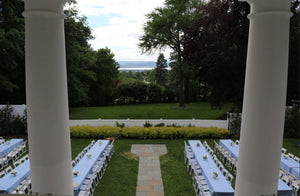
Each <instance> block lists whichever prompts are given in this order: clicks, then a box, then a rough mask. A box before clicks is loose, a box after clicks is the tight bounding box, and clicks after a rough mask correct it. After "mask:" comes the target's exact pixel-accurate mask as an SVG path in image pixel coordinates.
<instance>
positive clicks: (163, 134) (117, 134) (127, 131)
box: [70, 125, 230, 139]
mask: <svg viewBox="0 0 300 196" xmlns="http://www.w3.org/2000/svg"><path fill="white" fill-rule="evenodd" d="M70 133H71V137H72V138H107V137H114V138H124V139H200V138H205V139H208V138H226V137H228V136H229V135H230V133H229V131H228V130H227V129H223V128H217V127H124V128H120V127H111V126H101V127H92V126H87V125H83V126H73V127H70Z"/></svg>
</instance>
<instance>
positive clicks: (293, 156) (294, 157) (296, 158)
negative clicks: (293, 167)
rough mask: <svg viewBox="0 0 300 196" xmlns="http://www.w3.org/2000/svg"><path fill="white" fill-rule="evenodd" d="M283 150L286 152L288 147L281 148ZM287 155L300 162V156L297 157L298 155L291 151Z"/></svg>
mask: <svg viewBox="0 0 300 196" xmlns="http://www.w3.org/2000/svg"><path fill="white" fill-rule="evenodd" d="M281 152H282V153H284V154H286V148H281ZM287 155H288V156H289V157H290V158H292V159H294V160H295V161H297V162H300V158H299V157H297V156H295V155H294V154H292V153H290V152H289V153H287Z"/></svg>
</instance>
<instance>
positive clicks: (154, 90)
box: [148, 84, 162, 103]
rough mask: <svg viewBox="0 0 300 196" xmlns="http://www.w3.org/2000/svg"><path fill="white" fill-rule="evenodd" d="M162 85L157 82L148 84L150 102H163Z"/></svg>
mask: <svg viewBox="0 0 300 196" xmlns="http://www.w3.org/2000/svg"><path fill="white" fill-rule="evenodd" d="M161 94H162V92H161V87H160V86H159V85H157V84H149V85H148V99H149V102H150V103H159V102H161V97H162V95H161Z"/></svg>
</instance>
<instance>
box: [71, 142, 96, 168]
mask: <svg viewBox="0 0 300 196" xmlns="http://www.w3.org/2000/svg"><path fill="white" fill-rule="evenodd" d="M95 142H96V141H95V140H92V141H91V143H90V144H89V145H88V146H86V147H85V148H84V149H83V150H82V151H81V152H80V153H79V154H78V155H77V156H76V158H75V159H74V160H73V161H72V166H73V167H74V166H75V165H76V164H77V163H78V161H79V160H80V159H81V158H82V157H83V156H84V155H85V154H86V153H87V151H88V150H89V149H91V147H92V146H93V145H94V144H95Z"/></svg>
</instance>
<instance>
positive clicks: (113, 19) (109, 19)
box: [77, 0, 169, 61]
mask: <svg viewBox="0 0 300 196" xmlns="http://www.w3.org/2000/svg"><path fill="white" fill-rule="evenodd" d="M77 3H78V5H77V7H78V9H79V11H80V12H81V13H82V14H83V15H85V16H86V17H87V22H88V25H89V26H90V27H91V28H92V30H93V35H94V36H95V37H96V38H95V39H94V40H91V41H90V44H91V45H92V47H93V48H94V49H99V48H104V47H108V48H110V49H111V50H112V52H113V53H114V54H115V59H116V60H117V61H156V60H157V57H158V52H159V51H157V53H155V54H153V55H151V56H149V55H141V52H140V49H139V48H138V46H137V44H138V42H139V37H140V36H142V35H143V31H142V25H143V24H144V23H145V22H146V17H145V14H147V13H150V12H151V11H153V10H154V8H156V7H161V6H163V3H164V0H77ZM164 54H165V57H166V58H168V56H169V50H166V51H165V52H164Z"/></svg>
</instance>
